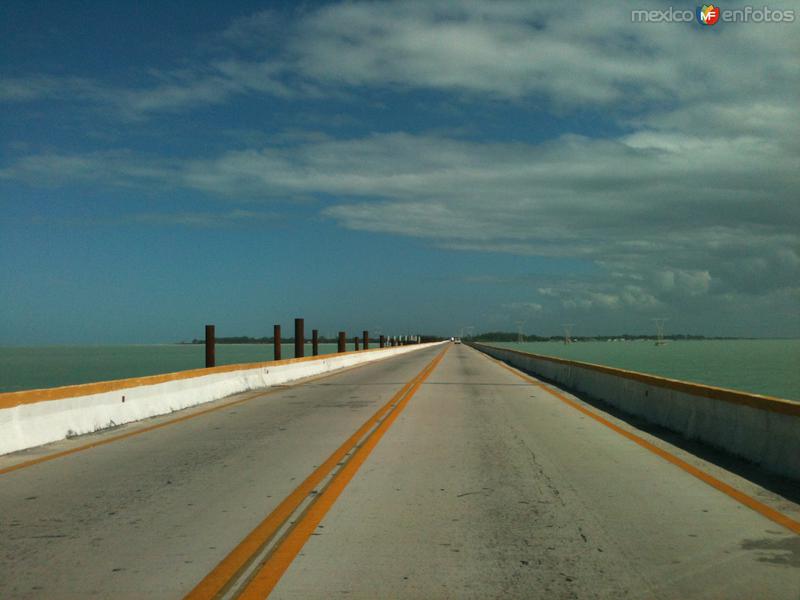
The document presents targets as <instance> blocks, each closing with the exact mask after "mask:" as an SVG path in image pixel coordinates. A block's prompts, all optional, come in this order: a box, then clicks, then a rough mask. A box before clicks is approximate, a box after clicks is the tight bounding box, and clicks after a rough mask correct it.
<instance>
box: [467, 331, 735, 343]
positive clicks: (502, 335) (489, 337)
mask: <svg viewBox="0 0 800 600" xmlns="http://www.w3.org/2000/svg"><path fill="white" fill-rule="evenodd" d="M465 339H469V340H474V341H476V342H516V341H519V333H517V332H516V331H489V332H487V333H479V334H477V335H475V336H472V337H468V338H465ZM522 339H523V340H525V341H526V342H550V341H561V340H563V339H564V335H563V334H561V335H550V336H540V335H536V334H534V333H528V334H522ZM654 339H657V336H655V335H648V334H645V335H632V334H630V333H623V334H619V335H593V336H582V335H571V336H570V340H572V341H573V342H598V341H599V342H606V341H608V340H654ZM664 339H665V340H736V339H742V338H736V337H707V336H704V335H691V334H684V333H677V334H673V335H665V336H664Z"/></svg>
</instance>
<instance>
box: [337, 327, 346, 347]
mask: <svg viewBox="0 0 800 600" xmlns="http://www.w3.org/2000/svg"><path fill="white" fill-rule="evenodd" d="M346 335H347V334H346V333H345V332H344V331H340V332H339V348H338V349H337V350H338V351H339V352H346V351H347V337H346Z"/></svg>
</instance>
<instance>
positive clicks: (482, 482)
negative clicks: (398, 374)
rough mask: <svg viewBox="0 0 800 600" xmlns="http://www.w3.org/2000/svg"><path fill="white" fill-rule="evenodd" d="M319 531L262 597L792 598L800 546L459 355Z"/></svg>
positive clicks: (566, 410) (496, 370)
mask: <svg viewBox="0 0 800 600" xmlns="http://www.w3.org/2000/svg"><path fill="white" fill-rule="evenodd" d="M675 452H678V450H677V449H676V450H675ZM700 462H701V461H700ZM707 468H709V469H710V470H711V469H714V468H713V466H711V465H708V466H707ZM714 474H715V475H717V476H723V475H721V474H720V473H719V472H718V471H716V470H715V471H714ZM740 483H741V482H740ZM742 485H744V484H742ZM748 491H749V492H750V493H760V494H762V496H761V497H765V496H766V495H767V494H766V493H765V492H763V491H762V492H758V491H757V490H754V489H753V488H749V489H748ZM778 502H779V503H780V501H778ZM783 508H784V509H787V510H788V509H789V508H790V507H789V506H788V505H786V504H784V505H783ZM793 508H794V509H795V510H796V508H797V507H793ZM794 514H795V518H797V513H794ZM323 526H324V528H322V529H320V530H319V531H318V535H315V536H313V537H312V538H311V539H310V540H309V542H308V543H307V544H306V546H305V547H304V549H303V552H302V555H301V556H299V557H298V558H297V559H296V560H295V561H294V563H293V564H292V566H291V567H290V568H289V570H288V571H287V573H286V575H285V576H284V577H283V579H282V580H281V582H280V583H279V584H278V587H277V588H276V589H275V591H274V593H273V595H272V596H271V597H273V598H332V597H343V598H380V597H386V598H642V599H645V598H648V599H649V598H676V599H677V598H682V599H685V598H792V599H796V598H797V597H798V593H800V537H799V536H796V535H794V534H792V533H790V532H789V531H786V530H782V529H781V527H779V526H777V525H775V524H774V523H772V522H771V521H768V520H766V519H765V518H763V517H761V516H760V515H758V514H756V513H755V512H753V511H751V510H750V509H747V508H745V507H744V506H742V505H740V504H738V503H736V502H735V501H733V500H732V499H730V498H728V497H727V496H724V495H722V494H721V493H720V492H718V491H716V490H715V489H713V488H711V487H709V486H708V485H706V484H705V483H703V482H701V481H699V480H697V479H695V478H693V477H691V476H690V475H688V474H687V473H685V472H684V471H681V470H680V469H678V468H676V467H674V466H672V465H670V464H669V463H667V462H665V461H664V460H663V459H661V458H659V457H657V456H656V455H654V454H652V453H649V452H647V451H645V450H644V449H642V448H640V447H638V446H636V445H635V444H633V443H632V442H630V441H629V440H627V439H625V438H623V437H621V436H620V435H619V434H617V433H614V432H613V431H611V430H610V429H608V428H606V427H604V426H602V425H600V424H598V423H596V422H594V421H593V420H591V419H589V418H588V417H585V416H583V415H581V414H580V413H579V412H577V411H576V410H575V409H573V408H571V407H569V406H567V405H565V404H564V403H562V402H560V401H559V400H557V399H556V398H554V397H552V396H550V395H548V394H546V393H545V392H543V391H542V390H540V389H537V388H535V387H533V386H530V385H527V384H525V383H524V382H523V381H521V380H520V379H518V378H516V377H515V376H514V375H512V374H510V373H508V372H507V371H506V370H505V369H503V368H502V367H500V366H498V365H497V364H495V363H493V362H491V361H490V360H489V359H487V358H485V357H483V356H481V355H480V354H479V353H478V352H477V351H475V350H472V349H469V348H466V347H464V346H454V348H453V349H452V350H451V351H450V352H449V354H448V355H447V356H446V358H445V360H444V361H443V363H442V364H441V365H440V366H439V368H438V369H437V370H436V371H435V372H434V373H433V375H431V377H430V378H429V379H428V381H427V382H426V384H425V385H424V386H423V388H422V390H421V391H420V392H419V393H418V394H417V395H416V396H415V397H414V399H413V400H412V402H411V403H410V404H409V406H408V408H407V409H406V411H405V412H404V413H403V414H402V415H401V416H400V417H399V419H398V421H397V422H396V423H395V425H394V426H393V428H392V429H391V430H389V432H388V433H387V434H386V437H385V438H384V439H383V440H382V442H381V444H380V445H379V446H378V447H377V448H376V449H375V451H374V453H373V455H372V456H371V457H370V459H369V460H368V461H367V462H366V463H365V465H364V467H363V468H362V472H361V473H360V474H359V476H357V477H356V478H355V479H354V480H353V481H352V482H351V483H350V486H349V487H348V488H347V489H346V490H345V492H344V493H343V494H342V496H341V497H340V498H339V501H338V502H337V503H336V505H334V507H333V508H332V509H331V512H330V513H329V514H328V517H327V518H326V519H325V520H324V522H323Z"/></svg>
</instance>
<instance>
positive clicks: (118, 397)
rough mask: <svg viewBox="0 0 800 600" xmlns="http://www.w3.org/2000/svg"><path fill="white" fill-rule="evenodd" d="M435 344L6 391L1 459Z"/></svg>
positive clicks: (0, 420) (1, 402)
mask: <svg viewBox="0 0 800 600" xmlns="http://www.w3.org/2000/svg"><path fill="white" fill-rule="evenodd" d="M439 343H441V342H439ZM435 345H437V343H433V344H416V345H412V346H399V347H395V348H376V349H373V350H362V351H361V352H345V353H342V354H325V355H322V356H314V357H306V358H292V359H287V360H280V361H271V362H263V363H251V364H240V365H224V366H220V367H213V368H210V369H195V370H192V371H180V372H178V373H167V374H164V375H153V376H150V377H137V378H132V379H120V380H116V381H103V382H98V383H89V384H84V385H71V386H65V387H58V388H49V389H41V390H28V391H23V392H10V393H3V394H0V454H6V453H8V452H15V451H17V450H22V449H24V448H32V447H34V446H40V445H42V444H47V443H49V442H54V441H57V440H61V439H64V438H66V437H69V436H72V435H80V434H84V433H91V432H94V431H98V430H101V429H105V428H108V427H113V426H115V425H121V424H123V423H130V422H131V421H138V420H140V419H146V418H148V417H153V416H156V415H163V414H167V413H170V412H173V411H176V410H181V409H183V408H188V407H190V406H195V405H198V404H203V403H205V402H211V401H213V400H218V399H220V398H224V397H226V396H230V395H231V394H237V393H240V392H245V391H248V390H257V389H261V388H265V387H269V386H273V385H279V384H282V383H287V382H289V381H294V380H297V379H301V378H303V377H309V376H312V375H320V374H323V373H328V372H330V371H335V370H337V369H343V368H345V367H351V366H354V365H358V364H362V363H366V362H372V361H376V360H380V359H383V358H388V357H390V356H397V355H399V354H404V353H407V352H413V351H416V350H421V349H422V348H429V347H431V346H435Z"/></svg>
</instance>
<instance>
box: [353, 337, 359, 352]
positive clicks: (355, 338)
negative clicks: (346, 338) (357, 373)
mask: <svg viewBox="0 0 800 600" xmlns="http://www.w3.org/2000/svg"><path fill="white" fill-rule="evenodd" d="M353 341H354V342H355V343H356V352H358V336H356V337H354V338H353Z"/></svg>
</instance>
